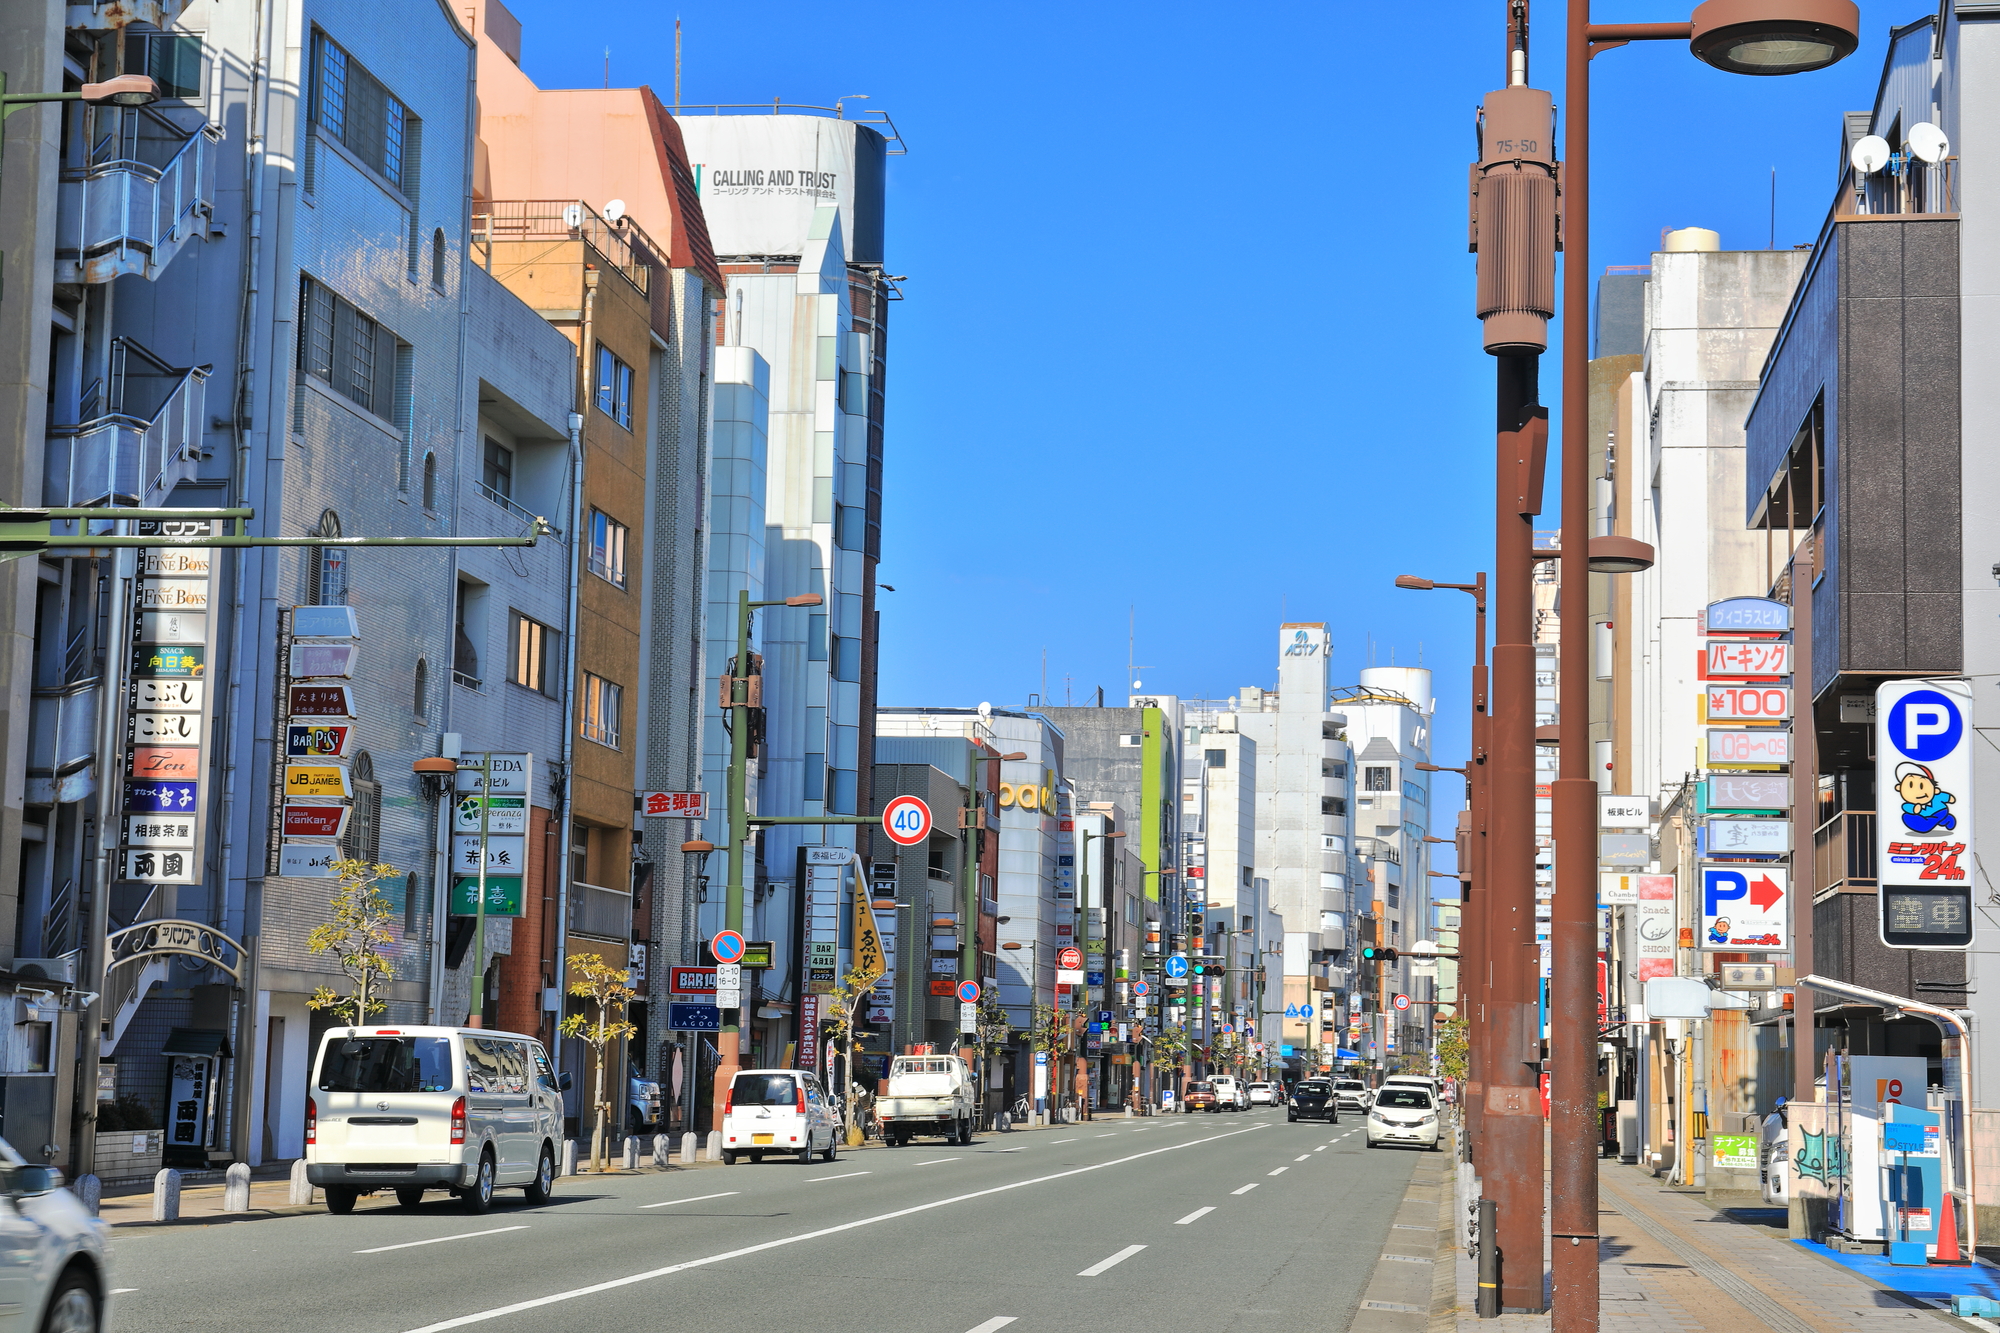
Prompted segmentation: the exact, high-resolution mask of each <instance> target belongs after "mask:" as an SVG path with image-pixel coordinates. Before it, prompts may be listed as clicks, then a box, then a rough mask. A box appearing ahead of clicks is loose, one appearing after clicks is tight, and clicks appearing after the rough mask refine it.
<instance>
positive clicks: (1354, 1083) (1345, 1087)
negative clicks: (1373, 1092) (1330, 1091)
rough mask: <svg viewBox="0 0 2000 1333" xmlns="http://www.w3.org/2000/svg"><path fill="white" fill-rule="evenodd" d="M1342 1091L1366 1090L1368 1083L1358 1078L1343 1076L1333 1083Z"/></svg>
mask: <svg viewBox="0 0 2000 1333" xmlns="http://www.w3.org/2000/svg"><path fill="white" fill-rule="evenodd" d="M1333 1086H1334V1087H1336V1088H1338V1089H1339V1090H1340V1091H1342V1092H1366V1091H1368V1085H1367V1084H1366V1083H1363V1082H1362V1081H1361V1080H1360V1079H1358V1078H1344V1079H1342V1080H1341V1081H1340V1082H1338V1083H1336V1084H1334V1085H1333Z"/></svg>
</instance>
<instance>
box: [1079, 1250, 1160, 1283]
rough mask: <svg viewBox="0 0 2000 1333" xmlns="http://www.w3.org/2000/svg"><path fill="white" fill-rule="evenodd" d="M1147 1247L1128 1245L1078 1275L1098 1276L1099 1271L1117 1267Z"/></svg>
mask: <svg viewBox="0 0 2000 1333" xmlns="http://www.w3.org/2000/svg"><path fill="white" fill-rule="evenodd" d="M1145 1248H1146V1247H1145V1246H1143V1245H1127V1246H1126V1247H1125V1248H1124V1249H1122V1250H1120V1251H1118V1253H1116V1254H1114V1255H1112V1256H1111V1257H1110V1258H1109V1259H1100V1260H1098V1261H1097V1262H1096V1263H1094V1264H1092V1265H1091V1266H1090V1267H1088V1268H1086V1269H1084V1270H1083V1271H1082V1272H1081V1273H1078V1274H1077V1276H1078V1277H1096V1276H1097V1275H1098V1274H1099V1273H1102V1272H1103V1271H1104V1270H1105V1269H1107V1268H1116V1267H1117V1266H1118V1265H1119V1264H1122V1263H1124V1262H1125V1261H1126V1260H1127V1259H1130V1258H1131V1257H1132V1256H1133V1255H1135V1254H1137V1253H1138V1252H1139V1251H1141V1250H1143V1249H1145Z"/></svg>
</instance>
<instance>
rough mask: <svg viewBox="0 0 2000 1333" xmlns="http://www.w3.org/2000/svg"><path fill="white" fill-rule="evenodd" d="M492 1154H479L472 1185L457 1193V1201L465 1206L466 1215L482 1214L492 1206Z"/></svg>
mask: <svg viewBox="0 0 2000 1333" xmlns="http://www.w3.org/2000/svg"><path fill="white" fill-rule="evenodd" d="M493 1172H494V1166H493V1154H492V1153H490V1152H483V1153H481V1154H479V1169H478V1173H477V1174H476V1175H474V1176H473V1178H472V1184H471V1185H470V1186H468V1187H467V1188H465V1189H462V1190H460V1191H459V1192H458V1201H459V1202H460V1203H462V1204H464V1205H465V1211H466V1212H468V1213H483V1212H485V1211H487V1210H488V1209H490V1208H491V1207H492V1206H493Z"/></svg>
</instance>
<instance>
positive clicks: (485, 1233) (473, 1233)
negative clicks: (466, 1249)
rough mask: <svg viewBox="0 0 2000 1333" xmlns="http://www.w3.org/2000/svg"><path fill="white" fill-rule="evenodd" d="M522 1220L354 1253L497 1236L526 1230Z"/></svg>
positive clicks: (380, 1251) (379, 1246)
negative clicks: (520, 1222)
mask: <svg viewBox="0 0 2000 1333" xmlns="http://www.w3.org/2000/svg"><path fill="white" fill-rule="evenodd" d="M527 1229H528V1227H527V1224H526V1223H525V1222H524V1223H522V1224H521V1225H520V1226H517V1227H494V1228H493V1229H492V1230H491V1231H467V1232H464V1233H462V1234H460V1235H457V1236H434V1237H432V1238H431V1239H430V1240H406V1241H404V1242H403V1243H402V1244H401V1245H377V1246H376V1247H375V1248H374V1249H372V1250H356V1251H355V1253H356V1254H386V1253H388V1252H389V1251H390V1250H414V1249H416V1248H417V1246H419V1245H442V1244H444V1243H445V1242H446V1241H448V1240H471V1239H473V1238H474V1237H476V1236H497V1235H499V1234H500V1233H501V1232H503V1231H526V1230H527Z"/></svg>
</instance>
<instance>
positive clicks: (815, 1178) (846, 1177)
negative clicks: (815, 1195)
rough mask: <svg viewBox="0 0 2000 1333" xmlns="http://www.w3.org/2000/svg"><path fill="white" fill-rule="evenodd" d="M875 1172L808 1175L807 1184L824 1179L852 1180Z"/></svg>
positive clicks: (816, 1182) (813, 1183)
mask: <svg viewBox="0 0 2000 1333" xmlns="http://www.w3.org/2000/svg"><path fill="white" fill-rule="evenodd" d="M874 1174H875V1173H874V1172H873V1171H849V1172H848V1173H847V1174H846V1175H841V1176H807V1177H806V1184H808V1185H817V1184H818V1183H819V1182H820V1181H822V1180H852V1179H854V1178H855V1177H856V1176H872V1175H874Z"/></svg>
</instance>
